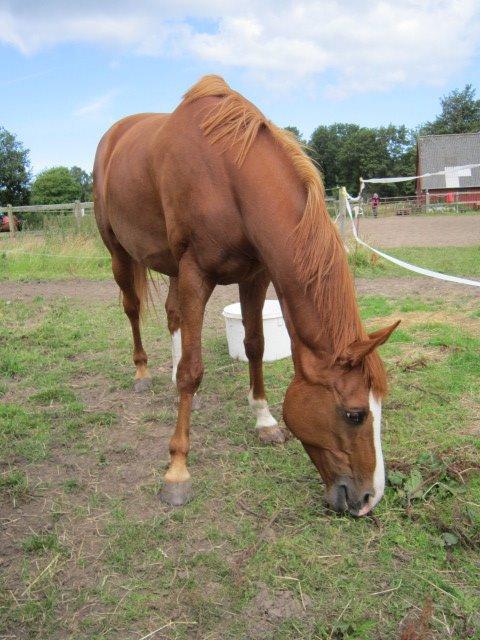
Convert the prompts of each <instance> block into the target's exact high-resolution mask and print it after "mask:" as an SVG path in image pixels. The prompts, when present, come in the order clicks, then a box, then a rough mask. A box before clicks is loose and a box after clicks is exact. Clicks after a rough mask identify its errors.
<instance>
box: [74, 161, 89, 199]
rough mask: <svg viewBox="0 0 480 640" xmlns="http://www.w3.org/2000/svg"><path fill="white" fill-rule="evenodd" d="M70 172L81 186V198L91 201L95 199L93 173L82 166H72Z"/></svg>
mask: <svg viewBox="0 0 480 640" xmlns="http://www.w3.org/2000/svg"><path fill="white" fill-rule="evenodd" d="M70 173H71V175H72V177H73V179H74V180H75V182H77V183H78V184H79V185H80V187H81V193H80V200H81V201H82V202H91V200H92V199H93V178H92V174H91V173H87V172H86V171H84V170H83V169H81V168H80V167H76V166H75V167H71V168H70Z"/></svg>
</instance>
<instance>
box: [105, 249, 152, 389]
mask: <svg viewBox="0 0 480 640" xmlns="http://www.w3.org/2000/svg"><path fill="white" fill-rule="evenodd" d="M112 271H113V275H114V277H115V280H116V282H117V284H118V286H119V287H120V289H121V290H122V297H123V308H124V310H125V313H126V315H127V317H128V319H129V320H130V324H131V327H132V335H133V362H134V363H135V367H136V373H135V383H134V389H135V391H137V392H138V393H141V392H142V391H147V390H148V389H150V388H151V386H152V379H151V376H150V372H149V370H148V367H147V354H146V353H145V350H144V348H143V345H142V337H141V335H140V310H141V304H142V298H143V297H144V296H145V295H146V288H147V281H146V270H145V267H143V265H140V264H138V263H135V262H134V261H133V260H132V258H131V257H130V256H129V255H128V254H127V253H126V252H123V251H122V252H121V253H120V252H117V251H116V252H113V253H112Z"/></svg>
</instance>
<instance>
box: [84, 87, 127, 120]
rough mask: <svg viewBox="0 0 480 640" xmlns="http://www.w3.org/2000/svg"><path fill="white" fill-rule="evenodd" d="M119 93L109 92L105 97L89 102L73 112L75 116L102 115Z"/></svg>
mask: <svg viewBox="0 0 480 640" xmlns="http://www.w3.org/2000/svg"><path fill="white" fill-rule="evenodd" d="M117 93H118V91H109V92H108V93H105V94H104V95H101V96H98V98H95V99H94V100H91V101H90V102H87V104H84V105H83V106H82V107H78V109H75V111H74V112H73V115H74V116H92V115H95V114H97V113H100V112H101V111H103V110H104V109H105V107H107V106H109V104H110V103H111V101H112V99H113V98H114V96H116V95H117Z"/></svg>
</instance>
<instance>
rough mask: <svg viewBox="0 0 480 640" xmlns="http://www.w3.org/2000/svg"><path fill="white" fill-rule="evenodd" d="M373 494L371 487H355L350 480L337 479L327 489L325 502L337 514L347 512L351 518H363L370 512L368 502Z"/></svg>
mask: <svg viewBox="0 0 480 640" xmlns="http://www.w3.org/2000/svg"><path fill="white" fill-rule="evenodd" d="M373 494H374V490H373V487H370V486H368V485H367V486H365V485H364V484H363V483H362V485H361V486H356V484H355V483H354V482H353V481H352V479H351V478H346V477H345V478H339V480H338V481H337V482H335V483H334V484H333V485H331V486H330V487H329V489H328V490H327V492H326V494H325V501H326V503H327V504H328V506H329V507H330V509H333V510H334V511H336V512H337V513H345V512H346V511H348V512H349V513H350V514H351V515H352V516H364V515H366V514H367V513H369V511H370V506H369V505H370V502H371V498H372V496H373Z"/></svg>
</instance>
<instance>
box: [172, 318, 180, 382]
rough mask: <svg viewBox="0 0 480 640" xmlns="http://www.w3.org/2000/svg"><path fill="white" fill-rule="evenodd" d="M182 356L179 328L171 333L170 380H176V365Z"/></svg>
mask: <svg viewBox="0 0 480 640" xmlns="http://www.w3.org/2000/svg"><path fill="white" fill-rule="evenodd" d="M181 357H182V334H181V332H180V329H177V330H176V331H174V332H173V333H172V382H176V381H177V367H178V363H179V362H180V358H181Z"/></svg>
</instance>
